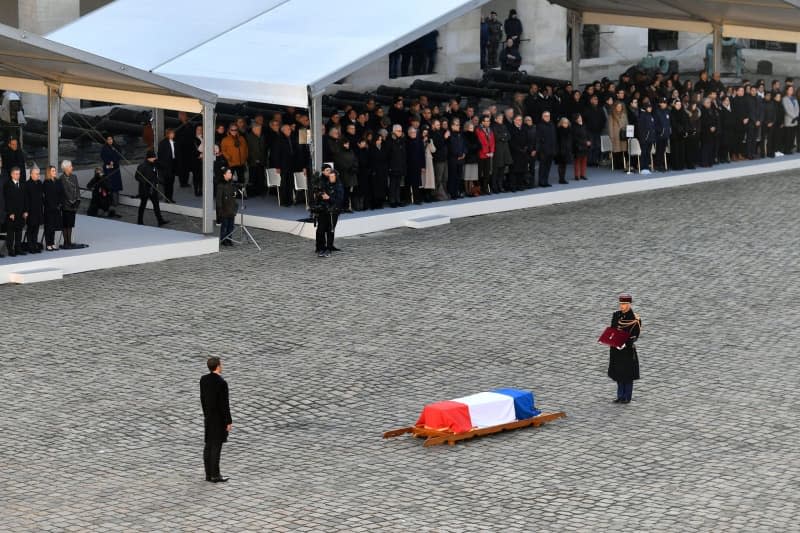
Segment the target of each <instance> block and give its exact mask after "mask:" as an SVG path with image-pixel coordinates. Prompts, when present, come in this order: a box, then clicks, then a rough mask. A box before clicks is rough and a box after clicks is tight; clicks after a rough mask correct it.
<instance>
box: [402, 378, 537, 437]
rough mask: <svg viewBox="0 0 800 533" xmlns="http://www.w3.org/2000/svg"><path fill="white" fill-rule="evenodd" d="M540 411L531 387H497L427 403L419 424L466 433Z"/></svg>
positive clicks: (526, 416)
mask: <svg viewBox="0 0 800 533" xmlns="http://www.w3.org/2000/svg"><path fill="white" fill-rule="evenodd" d="M539 413H540V411H539V410H538V409H536V408H535V407H534V396H533V393H532V392H530V391H524V390H518V389H495V390H494V391H491V392H480V393H478V394H472V395H470V396H464V397H463V398H456V399H455V400H450V401H444V402H435V403H431V404H428V405H426V406H425V407H424V408H423V409H422V414H421V415H420V417H419V420H417V424H416V425H417V426H418V427H425V428H428V429H438V430H443V431H452V432H453V433H464V432H466V431H470V430H472V429H475V428H485V427H490V426H499V425H500V424H507V423H509V422H514V421H515V420H526V419H528V418H533V417H534V416H537V415H538V414H539Z"/></svg>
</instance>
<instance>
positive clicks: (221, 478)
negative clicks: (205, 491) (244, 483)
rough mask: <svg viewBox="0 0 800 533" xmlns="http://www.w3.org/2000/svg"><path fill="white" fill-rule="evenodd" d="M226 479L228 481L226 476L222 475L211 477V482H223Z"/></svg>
mask: <svg viewBox="0 0 800 533" xmlns="http://www.w3.org/2000/svg"><path fill="white" fill-rule="evenodd" d="M226 481H228V478H226V477H222V476H219V477H212V478H211V482H212V483H225V482H226Z"/></svg>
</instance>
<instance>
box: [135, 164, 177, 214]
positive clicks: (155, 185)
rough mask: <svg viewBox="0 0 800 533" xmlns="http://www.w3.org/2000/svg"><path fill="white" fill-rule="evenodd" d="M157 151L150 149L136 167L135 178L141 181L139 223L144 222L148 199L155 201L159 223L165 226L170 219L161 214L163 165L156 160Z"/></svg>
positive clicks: (155, 211)
mask: <svg viewBox="0 0 800 533" xmlns="http://www.w3.org/2000/svg"><path fill="white" fill-rule="evenodd" d="M156 161H157V156H156V153H155V152H154V151H152V150H149V151H148V152H147V154H146V155H145V160H144V162H142V163H141V164H140V165H139V166H138V167H137V168H136V174H135V175H134V178H136V181H137V182H139V213H138V217H137V220H136V221H137V223H138V224H139V225H142V224H144V210H145V208H146V207H147V201H148V200H149V201H150V202H152V203H153V213H155V215H156V220H158V225H159V226H163V225H165V224H169V221H168V220H164V218H163V217H162V216H161V205H160V204H159V196H160V195H161V190H160V187H161V186H162V183H161V167H160V166H159V164H158V163H157V162H156Z"/></svg>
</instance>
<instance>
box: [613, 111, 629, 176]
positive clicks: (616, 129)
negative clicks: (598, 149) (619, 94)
mask: <svg viewBox="0 0 800 533" xmlns="http://www.w3.org/2000/svg"><path fill="white" fill-rule="evenodd" d="M608 122H609V123H608V136H609V137H611V152H612V153H611V157H613V158H614V168H615V169H616V168H618V169H625V153H626V152H627V151H628V140H627V137H625V130H626V129H627V127H628V112H627V111H626V110H625V104H624V103H622V102H620V101H619V100H617V101H616V102H614V107H613V108H612V110H611V114H610V115H609V117H608Z"/></svg>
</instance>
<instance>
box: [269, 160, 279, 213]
mask: <svg viewBox="0 0 800 533" xmlns="http://www.w3.org/2000/svg"><path fill="white" fill-rule="evenodd" d="M273 187H275V188H276V189H277V190H276V191H275V192H277V193H278V194H277V196H278V205H279V206H280V205H281V174H280V172H278V169H277V168H268V169H267V190H269V189H271V188H273Z"/></svg>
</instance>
